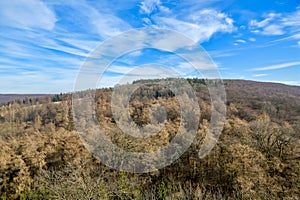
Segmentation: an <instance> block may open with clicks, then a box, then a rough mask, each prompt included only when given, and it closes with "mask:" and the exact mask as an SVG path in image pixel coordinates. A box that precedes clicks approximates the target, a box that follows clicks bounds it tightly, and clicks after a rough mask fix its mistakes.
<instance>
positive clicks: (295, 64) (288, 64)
mask: <svg viewBox="0 0 300 200" xmlns="http://www.w3.org/2000/svg"><path fill="white" fill-rule="evenodd" d="M298 65H300V62H288V63H282V64H278V65H271V66H266V67H260V68H254V69H252V70H253V71H266V70H273V69H282V68H288V67H293V66H298Z"/></svg>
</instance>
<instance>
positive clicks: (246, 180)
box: [0, 79, 300, 199]
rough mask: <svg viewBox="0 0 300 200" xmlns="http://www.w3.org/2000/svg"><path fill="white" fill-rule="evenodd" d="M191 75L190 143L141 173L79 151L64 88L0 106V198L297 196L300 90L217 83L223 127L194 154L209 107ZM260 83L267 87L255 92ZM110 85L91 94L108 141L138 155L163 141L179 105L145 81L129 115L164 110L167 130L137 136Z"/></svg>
mask: <svg viewBox="0 0 300 200" xmlns="http://www.w3.org/2000/svg"><path fill="white" fill-rule="evenodd" d="M189 81H190V82H192V84H193V87H196V88H197V89H196V91H197V96H198V97H199V104H200V108H201V118H200V123H199V130H198V132H197V135H196V137H195V139H194V142H193V144H192V145H191V146H190V148H189V149H188V151H186V152H185V153H184V154H183V155H182V156H181V157H180V158H179V159H178V160H176V161H175V162H174V163H173V164H172V165H170V166H167V167H166V168H163V169H160V170H157V171H154V172H151V173H146V174H132V173H125V172H120V171H117V170H113V169H110V168H108V167H106V166H104V165H103V164H101V162H100V161H99V160H97V159H95V158H94V157H93V156H92V155H91V153H90V152H88V151H87V150H86V148H85V146H84V145H83V143H82V142H81V140H80V139H79V136H78V134H77V132H76V130H75V126H74V120H73V116H72V101H71V98H72V97H71V94H60V95H55V96H49V97H43V98H40V99H38V100H34V101H28V103H26V102H25V103H23V102H19V101H14V102H10V103H8V104H6V105H3V106H2V107H0V152H1V154H0V163H1V164H0V197H1V198H2V199H299V198H300V151H299V150H300V149H299V147H300V134H299V133H300V120H299V118H297V116H299V114H300V109H299V108H300V101H298V98H299V96H298V94H299V93H300V88H296V89H295V88H292V89H291V91H290V92H289V94H288V97H285V96H280V95H279V96H278V94H281V95H282V93H284V92H285V91H286V90H285V89H286V88H284V90H283V89H281V88H280V87H275V86H274V85H272V87H271V86H269V85H268V84H267V85H260V87H258V86H257V85H256V84H254V83H251V84H253V85H252V86H251V85H250V86H249V85H245V83H240V82H238V81H236V82H234V81H227V82H225V86H226V91H227V99H228V102H226V103H227V118H226V121H225V125H224V130H223V133H222V135H221V137H220V139H219V141H218V144H217V145H216V146H215V148H214V149H213V151H212V152H211V153H210V154H209V155H208V156H206V157H205V158H203V159H200V158H199V157H198V150H199V148H200V146H201V144H202V141H203V138H204V136H205V134H206V132H207V130H208V129H209V121H210V109H211V105H210V102H209V93H208V91H207V88H206V86H205V84H203V80H199V81H198V82H197V79H191V80H189ZM135 84H136V83H135ZM264 87H265V90H267V91H268V93H265V92H263V90H264ZM257 88H259V90H258V89H257ZM112 91H113V89H100V90H96V91H94V92H95V97H96V98H95V100H96V103H95V105H96V116H97V119H98V121H99V125H101V126H102V127H104V128H105V129H106V131H107V135H108V136H109V137H110V138H111V140H112V141H113V142H114V143H115V144H117V145H118V146H120V147H122V148H124V149H127V150H130V151H135V152H138V151H141V152H145V151H155V150H157V149H158V148H159V147H161V146H163V145H167V144H168V143H169V142H170V140H171V139H172V138H173V137H174V135H175V134H176V131H177V128H178V126H179V124H180V123H181V121H180V117H181V114H180V108H179V104H178V101H177V100H176V96H174V95H173V94H172V92H171V91H169V90H168V89H167V88H164V87H161V86H159V85H157V84H156V85H155V84H153V83H149V82H148V84H146V85H145V86H143V87H142V88H140V89H139V90H137V91H136V92H135V93H134V95H133V96H132V98H131V101H130V116H131V117H132V119H133V121H134V122H135V123H136V124H138V125H140V126H145V125H147V124H149V123H150V122H151V119H150V115H149V114H150V108H151V106H153V105H161V106H163V107H165V111H166V114H167V117H166V119H161V120H162V121H163V120H165V121H164V125H165V127H166V128H164V129H162V130H161V131H160V132H159V133H158V134H157V135H155V136H153V137H149V138H147V139H143V140H138V139H133V138H132V137H129V136H126V135H124V134H123V133H122V132H121V131H120V129H119V128H118V127H117V125H116V122H115V119H114V117H116V116H113V114H112V112H111V108H110V104H111V97H112ZM82 95H83V96H84V94H82ZM246 99H247V100H246ZM273 107H274V108H273ZM294 108H297V109H298V110H297V109H296V110H295V109H294ZM274 109H275V110H274ZM157 112H159V110H158V111H157ZM278 113H282V114H284V115H280V114H278ZM121 121H122V119H121ZM162 121H161V122H162Z"/></svg>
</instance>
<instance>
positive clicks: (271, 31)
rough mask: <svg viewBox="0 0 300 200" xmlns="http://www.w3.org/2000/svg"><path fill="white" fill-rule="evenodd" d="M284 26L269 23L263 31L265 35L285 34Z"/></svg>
mask: <svg viewBox="0 0 300 200" xmlns="http://www.w3.org/2000/svg"><path fill="white" fill-rule="evenodd" d="M282 28H283V27H282V26H280V25H275V24H272V25H269V26H267V27H265V28H264V29H263V31H262V32H261V33H262V34H263V35H283V34H284V31H283V30H282Z"/></svg>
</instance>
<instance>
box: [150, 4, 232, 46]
mask: <svg viewBox="0 0 300 200" xmlns="http://www.w3.org/2000/svg"><path fill="white" fill-rule="evenodd" d="M153 19H154V21H155V23H156V25H157V26H158V27H162V28H170V29H173V30H176V31H178V32H180V33H182V34H185V35H187V36H188V37H190V38H191V39H193V40H194V41H195V42H204V41H207V40H209V39H210V38H211V36H212V35H213V34H215V33H217V32H223V33H231V32H233V31H234V29H235V28H234V25H233V20H232V19H231V18H229V17H228V16H227V15H226V14H224V13H220V12H218V11H216V10H212V9H204V10H200V11H198V12H195V13H192V14H190V13H189V14H187V16H186V17H185V19H177V18H176V15H172V16H167V17H162V16H154V17H153Z"/></svg>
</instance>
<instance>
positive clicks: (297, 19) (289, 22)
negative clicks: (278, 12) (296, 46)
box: [281, 10, 300, 27]
mask: <svg viewBox="0 0 300 200" xmlns="http://www.w3.org/2000/svg"><path fill="white" fill-rule="evenodd" d="M281 21H282V24H283V25H285V26H294V27H295V26H296V27H299V26H300V10H297V11H296V12H295V13H292V14H290V15H288V16H286V17H285V18H283V19H282V20H281Z"/></svg>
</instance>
